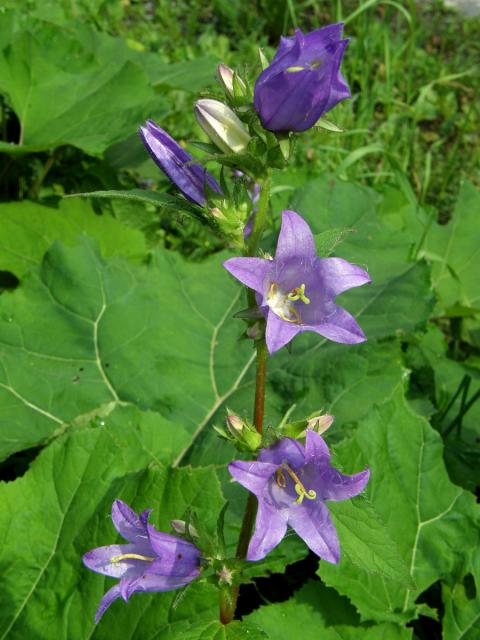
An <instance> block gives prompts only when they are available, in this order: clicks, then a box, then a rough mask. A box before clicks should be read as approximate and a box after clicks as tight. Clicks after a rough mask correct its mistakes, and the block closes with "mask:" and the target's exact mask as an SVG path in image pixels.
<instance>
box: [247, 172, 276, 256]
mask: <svg viewBox="0 0 480 640" xmlns="http://www.w3.org/2000/svg"><path fill="white" fill-rule="evenodd" d="M269 197H270V174H269V173H267V175H266V177H265V179H264V180H263V182H262V183H261V191H260V199H259V201H258V209H257V213H256V214H255V220H254V223H253V229H252V233H251V234H250V238H249V239H248V242H247V247H246V249H247V250H246V252H245V255H247V256H254V255H255V254H256V253H257V251H258V246H259V244H260V240H261V238H262V234H263V230H264V228H265V223H266V221H267V213H268V200H269Z"/></svg>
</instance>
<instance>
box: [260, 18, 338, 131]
mask: <svg viewBox="0 0 480 640" xmlns="http://www.w3.org/2000/svg"><path fill="white" fill-rule="evenodd" d="M342 31H343V24H342V23H338V24H332V25H329V26H328V27H324V28H323V29H317V30H316V31H312V32H311V33H302V31H300V29H297V30H296V32H295V35H294V36H292V37H289V38H282V39H281V42H280V46H279V48H278V51H277V53H276V54H275V57H274V58H273V60H272V63H271V64H270V65H269V66H268V67H267V68H266V69H265V70H264V71H263V72H262V73H261V74H260V76H259V77H258V78H257V81H256V83H255V94H254V103H255V109H256V111H257V113H258V114H259V116H260V119H261V121H262V124H263V126H264V127H265V128H266V129H268V130H270V131H305V130H306V129H310V127H313V125H314V124H315V123H316V122H317V120H318V119H319V118H320V117H321V116H322V115H323V114H324V113H326V112H327V111H330V109H333V107H334V106H335V105H336V104H337V103H338V102H340V101H341V100H345V98H349V97H350V90H349V88H348V85H347V83H346V82H345V79H344V77H343V76H342V74H341V72H340V64H341V62H342V58H343V55H344V53H345V48H346V46H347V44H348V39H342Z"/></svg>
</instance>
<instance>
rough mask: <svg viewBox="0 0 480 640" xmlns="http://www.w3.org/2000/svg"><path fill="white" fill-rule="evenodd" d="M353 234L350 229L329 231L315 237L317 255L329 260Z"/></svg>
mask: <svg viewBox="0 0 480 640" xmlns="http://www.w3.org/2000/svg"><path fill="white" fill-rule="evenodd" d="M349 233H351V230H350V229H327V230H326V231H323V232H322V233H317V234H316V235H315V246H316V249H317V255H319V256H320V257H321V258H327V257H328V256H329V255H330V254H331V253H333V252H334V251H335V249H336V248H337V246H338V245H339V244H340V243H341V242H343V241H344V239H345V238H346V237H347V236H348V234H349Z"/></svg>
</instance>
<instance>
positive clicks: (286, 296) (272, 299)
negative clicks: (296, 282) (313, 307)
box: [267, 282, 310, 324]
mask: <svg viewBox="0 0 480 640" xmlns="http://www.w3.org/2000/svg"><path fill="white" fill-rule="evenodd" d="M298 300H300V301H301V302H303V303H304V304H310V298H307V296H306V295H305V284H301V285H300V286H299V287H294V288H293V289H292V290H291V291H290V292H289V293H285V292H284V291H282V289H280V287H279V286H278V284H277V283H276V282H272V284H271V285H270V289H269V291H268V296H267V305H268V306H269V307H270V309H271V310H272V311H273V312H274V313H275V314H276V315H277V316H278V317H279V318H281V319H282V320H286V322H293V323H295V324H301V323H302V319H301V317H300V314H299V313H298V311H297V309H296V308H295V305H294V304H293V303H294V302H297V301H298Z"/></svg>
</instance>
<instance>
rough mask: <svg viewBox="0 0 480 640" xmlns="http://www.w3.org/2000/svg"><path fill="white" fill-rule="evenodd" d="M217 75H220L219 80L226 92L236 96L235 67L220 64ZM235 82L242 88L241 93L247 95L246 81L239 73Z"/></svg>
mask: <svg viewBox="0 0 480 640" xmlns="http://www.w3.org/2000/svg"><path fill="white" fill-rule="evenodd" d="M217 76H218V81H219V82H220V84H221V85H222V87H223V90H224V91H225V93H226V94H227V95H229V96H230V97H232V98H233V97H234V96H235V87H234V83H233V76H234V71H233V69H230V67H227V65H226V64H219V65H218V67H217ZM235 84H236V86H237V88H238V89H240V91H241V94H242V95H246V93H247V87H246V86H245V83H244V82H243V80H242V79H241V78H240V77H239V76H238V75H237V76H236V79H235Z"/></svg>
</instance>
